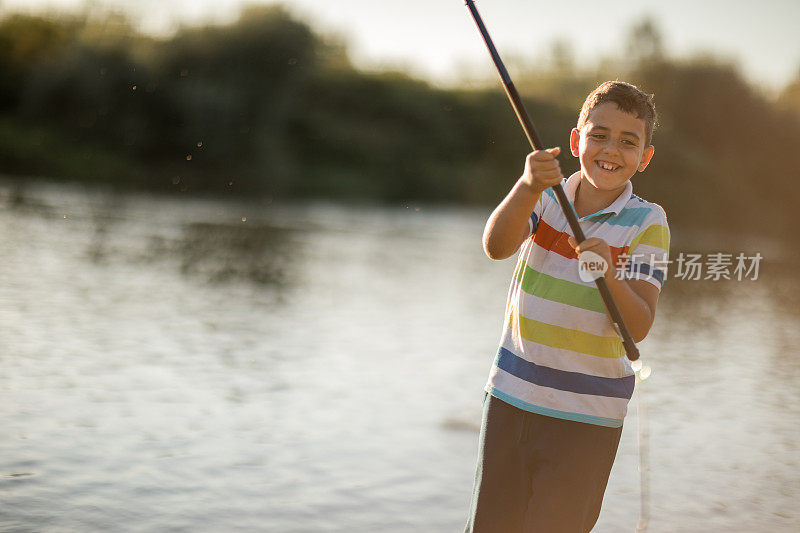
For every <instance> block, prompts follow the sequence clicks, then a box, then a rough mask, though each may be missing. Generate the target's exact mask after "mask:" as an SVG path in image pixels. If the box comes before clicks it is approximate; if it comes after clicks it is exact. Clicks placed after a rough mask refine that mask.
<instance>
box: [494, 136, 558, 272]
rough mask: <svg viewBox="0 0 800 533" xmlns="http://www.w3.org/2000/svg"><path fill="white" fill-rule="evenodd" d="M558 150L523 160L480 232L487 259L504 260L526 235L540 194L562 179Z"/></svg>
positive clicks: (548, 150) (535, 153) (533, 153)
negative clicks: (523, 168)
mask: <svg viewBox="0 0 800 533" xmlns="http://www.w3.org/2000/svg"><path fill="white" fill-rule="evenodd" d="M559 151H560V148H549V149H547V150H537V151H535V152H532V153H530V154H528V157H527V158H526V159H525V170H524V171H523V173H522V176H521V177H520V178H519V179H518V180H517V183H516V184H515V185H514V187H513V188H512V189H511V191H510V192H509V193H508V194H507V195H506V197H505V198H504V199H503V201H502V202H500V205H498V206H497V208H496V209H495V210H494V212H492V214H491V216H489V220H487V221H486V227H485V228H484V230H483V250H484V251H485V252H486V255H488V256H489V257H490V258H491V259H496V260H499V259H506V258H508V257H511V256H512V255H514V253H516V251H517V250H518V249H519V247H520V245H521V244H522V242H523V241H524V240H525V238H526V237H527V236H528V229H529V228H528V219H529V217H530V216H531V213H532V212H533V208H534V206H535V205H536V202H537V201H539V197H540V196H541V194H542V191H544V190H545V189H547V188H548V187H552V186H553V185H556V184H557V183H561V180H562V179H564V176H563V174H562V173H561V167H560V164H559V162H558V160H557V159H556V156H557V155H558V153H559Z"/></svg>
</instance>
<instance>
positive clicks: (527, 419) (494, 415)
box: [467, 81, 669, 533]
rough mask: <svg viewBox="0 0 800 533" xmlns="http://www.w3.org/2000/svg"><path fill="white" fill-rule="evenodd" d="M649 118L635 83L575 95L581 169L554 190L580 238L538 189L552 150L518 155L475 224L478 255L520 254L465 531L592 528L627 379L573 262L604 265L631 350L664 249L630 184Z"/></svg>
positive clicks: (653, 217)
mask: <svg viewBox="0 0 800 533" xmlns="http://www.w3.org/2000/svg"><path fill="white" fill-rule="evenodd" d="M655 121H656V111H655V107H654V105H653V101H652V98H651V96H649V95H647V94H645V93H643V92H642V91H641V90H639V89H638V88H637V87H635V86H633V85H630V84H627V83H623V82H619V81H613V82H606V83H603V84H602V85H600V86H599V87H598V88H597V89H595V90H594V91H593V92H592V93H591V94H589V96H588V97H587V98H586V101H585V102H584V104H583V107H582V109H581V113H580V116H579V118H578V124H577V127H576V128H574V129H573V130H572V132H571V133H570V143H569V144H570V151H571V152H572V155H573V156H575V157H578V158H579V160H580V166H581V169H580V171H579V172H576V173H575V174H573V175H572V176H570V177H569V179H566V180H564V182H563V184H562V185H563V186H564V190H565V192H566V195H567V197H568V198H569V200H570V201H571V202H572V203H573V205H574V207H575V211H576V212H577V214H578V219H579V220H580V224H581V227H582V229H583V231H584V233H585V234H586V235H587V239H586V240H585V241H583V242H580V243H578V242H575V239H574V237H573V236H572V235H571V234H570V228H569V224H568V223H567V219H566V217H565V216H564V215H563V213H562V210H561V207H560V205H559V203H558V201H557V200H556V197H555V193H553V191H552V190H550V187H552V186H553V185H555V184H557V183H560V182H562V180H563V179H564V177H563V175H562V173H561V169H560V167H559V163H558V161H557V160H556V156H557V155H558V153H559V151H560V148H550V149H547V150H537V151H535V152H533V153H531V154H529V155H528V157H527V159H526V161H525V169H524V172H523V174H522V176H521V177H520V178H519V180H518V181H517V183H516V184H515V185H514V187H513V188H512V189H511V192H509V194H508V195H507V196H506V198H505V199H504V200H503V201H502V202H501V203H500V205H499V206H498V207H497V209H495V211H494V212H493V213H492V215H491V216H490V217H489V220H488V222H487V223H486V229H485V231H484V234H483V245H484V250H485V251H486V254H487V255H488V256H489V257H490V258H492V259H505V258H507V257H510V256H511V255H513V254H514V253H515V252H516V251H517V250H518V249H519V248H520V246H522V249H521V251H520V254H519V259H518V262H517V267H516V271H515V273H514V277H513V279H512V281H511V288H510V290H509V294H508V303H507V306H506V316H505V331H504V333H503V335H502V338H501V341H500V349H499V351H498V354H497V357H496V359H495V361H494V364H493V366H492V370H491V372H490V375H489V381H488V383H487V384H486V389H485V390H486V392H487V394H486V396H485V397H484V411H483V423H482V428H481V434H480V439H479V446H480V453H479V458H478V468H477V472H476V475H475V487H474V490H473V497H472V505H471V509H470V519H469V522H468V524H467V531H468V532H476V533H477V532H482V533H519V532H523V531H524V532H543V533H557V532H569V533H572V532H586V531H590V530H591V529H592V527H593V526H594V524H595V522H596V521H597V518H598V516H599V514H600V507H601V504H602V500H603V493H604V492H605V488H606V484H607V482H608V476H609V474H610V472H611V465H612V463H613V462H614V457H615V455H616V452H617V446H618V444H619V438H620V434H621V433H622V422H623V418H624V417H625V412H626V410H627V403H628V400H629V399H630V397H631V395H632V394H633V386H634V379H635V378H634V373H633V370H632V369H631V366H630V364H629V361H628V359H627V358H626V357H625V351H624V349H623V347H622V340H621V339H620V337H619V336H618V334H617V332H616V330H615V329H614V327H613V325H612V323H611V320H610V319H609V318H608V316H607V314H606V311H605V307H604V306H603V303H602V299H601V297H600V294H599V291H598V290H597V288H596V286H595V284H594V281H591V279H590V280H589V281H584V280H583V279H582V277H585V276H580V275H579V270H578V258H577V257H578V254H582V253H584V252H587V251H591V252H594V253H596V254H598V255H600V256H601V257H602V258H603V259H604V260H605V262H606V264H607V265H608V269H607V270H606V272H605V274H604V276H605V278H606V280H607V283H608V288H609V290H610V291H611V294H612V296H613V297H614V300H615V302H616V303H617V306H618V307H619V309H620V312H621V313H622V317H623V319H624V321H625V324H626V325H627V326H628V329H629V331H630V332H631V335H632V336H633V338H634V340H635V341H637V342H638V341H640V340H642V339H643V338H644V337H645V335H647V332H648V331H649V329H650V326H651V325H652V323H653V318H654V316H655V310H656V303H657V301H658V295H659V292H660V290H661V286H662V283H663V281H664V275H665V265H666V260H667V254H668V250H669V229H668V226H667V219H666V215H665V213H664V210H663V209H662V208H661V207H660V206H658V205H656V204H653V203H650V202H646V201H644V200H642V199H641V198H639V197H638V196H635V195H633V194H632V190H633V189H632V185H631V183H630V178H631V177H632V176H633V175H634V174H635V173H636V172H637V171H639V172H641V171H643V170H644V169H645V168H646V167H647V165H648V163H649V162H650V159H651V158H652V157H653V151H654V148H653V146H652V144H651V138H652V133H653V128H654V125H655ZM584 257H586V256H584ZM626 258H627V261H626V260H625V259H626Z"/></svg>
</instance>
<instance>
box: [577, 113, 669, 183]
mask: <svg viewBox="0 0 800 533" xmlns="http://www.w3.org/2000/svg"><path fill="white" fill-rule="evenodd" d="M569 141H570V142H569V144H570V149H571V151H572V155H574V156H575V157H578V158H580V162H581V173H582V174H583V176H584V177H585V178H586V179H587V180H588V181H589V183H591V184H592V185H593V186H594V187H595V188H596V189H600V190H604V191H612V190H616V189H620V188H622V187H624V186H625V183H626V182H627V181H628V180H629V179H631V177H632V176H633V175H634V174H635V173H636V171H637V170H638V171H639V172H641V171H643V170H644V169H645V168H646V167H647V164H648V163H649V162H650V158H651V157H653V151H654V148H653V146H652V145H650V146H645V122H644V119H641V118H637V117H636V115H632V114H630V113H626V112H624V111H621V110H620V109H619V107H617V104H615V103H613V102H605V103H602V104H600V105H599V106H597V107H595V108H594V109H593V110H592V111H591V112H590V113H589V117H588V119H587V120H586V124H585V125H584V126H583V128H581V129H580V130H578V129H577V128H573V129H572V133H571V134H570V139H569Z"/></svg>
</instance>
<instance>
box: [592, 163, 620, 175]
mask: <svg viewBox="0 0 800 533" xmlns="http://www.w3.org/2000/svg"><path fill="white" fill-rule="evenodd" d="M595 164H596V165H597V166H598V167H600V168H601V169H603V170H605V171H606V172H614V171H615V170H618V169H620V168H622V166H621V165H615V164H614V163H609V162H608V161H595Z"/></svg>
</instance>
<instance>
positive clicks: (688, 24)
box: [0, 0, 800, 92]
mask: <svg viewBox="0 0 800 533" xmlns="http://www.w3.org/2000/svg"><path fill="white" fill-rule="evenodd" d="M252 3H271V2H268V1H261V2H258V1H256V2H253V1H249V2H248V1H246V0H137V1H135V2H131V1H130V0H88V1H87V0H0V10H3V11H10V10H22V11H32V10H40V9H55V10H70V9H78V8H79V7H80V6H86V5H88V6H90V7H94V8H119V9H123V10H126V11H128V12H129V13H131V14H132V15H133V16H134V18H135V19H136V20H138V21H140V22H141V24H142V25H143V27H144V29H145V30H146V31H149V32H152V33H157V34H168V33H169V32H170V31H173V30H174V29H175V28H176V27H177V26H178V25H179V24H181V23H184V24H193V23H209V22H212V23H213V22H218V23H225V22H229V21H231V20H233V19H235V18H236V14H237V13H238V11H239V9H240V8H241V7H242V6H243V5H246V4H252ZM282 3H283V4H284V5H285V6H287V7H288V8H289V10H290V11H292V12H293V13H296V14H297V15H298V16H299V17H300V18H301V19H302V20H305V21H307V22H308V23H310V24H311V25H312V27H313V28H314V29H316V30H318V31H321V32H322V33H323V34H334V35H337V36H339V37H340V38H342V39H343V40H344V41H345V42H346V43H347V45H348V50H349V52H350V56H351V58H352V59H353V61H354V63H355V64H356V65H357V66H359V67H362V68H369V69H372V68H394V69H403V70H407V71H409V72H410V73H411V74H413V75H417V76H422V77H425V78H428V79H430V80H431V81H433V82H434V83H441V84H450V83H454V82H456V81H457V80H459V79H462V78H463V77H465V76H464V75H465V74H467V75H470V74H474V73H479V76H480V75H486V74H488V73H490V72H491V69H492V65H491V63H490V60H489V57H488V55H487V53H486V50H485V47H484V44H483V42H482V41H481V39H480V35H479V34H478V32H477V30H476V29H475V26H474V23H473V21H472V19H471V17H470V16H469V12H468V11H467V9H466V7H465V6H464V2H463V0H403V1H399V0H327V1H326V0H284V1H283V2H282ZM476 5H477V6H478V9H479V10H480V12H481V15H482V16H483V19H484V22H485V23H486V26H487V27H488V29H489V31H490V33H491V34H492V37H493V39H494V41H495V44H496V45H497V48H498V49H499V50H500V54H501V56H503V57H504V58H505V59H506V62H507V63H508V62H509V61H508V58H514V57H520V58H526V59H530V60H534V59H545V58H546V57H547V53H548V51H549V50H550V48H551V47H552V44H553V42H555V41H556V40H562V41H567V42H569V43H570V45H571V46H572V48H573V49H574V51H575V55H576V61H577V63H578V65H583V66H585V65H591V63H592V62H593V61H596V60H597V59H598V58H599V57H601V56H603V55H611V56H618V55H619V53H620V51H621V49H622V44H623V43H624V41H625V39H626V36H627V34H628V32H629V31H630V29H631V27H632V26H633V25H634V24H636V23H637V22H639V21H641V20H643V19H644V18H645V17H650V18H652V19H653V20H654V21H655V22H656V24H657V27H658V28H659V30H660V32H661V34H662V36H663V41H664V46H665V48H666V49H667V51H668V52H669V53H670V54H671V55H674V56H678V57H689V56H692V55H694V54H697V53H700V52H706V53H708V52H710V53H711V54H713V55H715V56H717V57H721V58H724V59H726V60H731V61H734V62H735V63H737V64H738V65H739V66H740V67H741V69H742V72H743V73H744V74H745V76H746V77H747V79H748V80H750V81H751V82H753V83H755V84H757V85H760V86H761V87H762V88H764V89H765V90H766V91H767V92H770V91H771V92H775V91H778V90H780V89H781V88H782V87H784V86H785V85H786V84H788V83H790V82H791V81H792V80H794V79H795V78H797V77H798V73H800V31H798V30H797V21H798V20H800V0H761V1H760V2H758V3H756V2H752V1H747V2H745V1H741V0H671V1H669V2H665V1H663V0H636V1H629V0H628V1H626V0H603V1H602V2H597V1H590V0H571V1H569V2H567V1H561V2H551V3H545V2H536V1H534V0H477V1H476ZM512 77H513V72H512Z"/></svg>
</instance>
